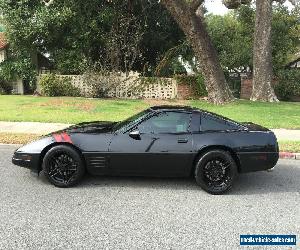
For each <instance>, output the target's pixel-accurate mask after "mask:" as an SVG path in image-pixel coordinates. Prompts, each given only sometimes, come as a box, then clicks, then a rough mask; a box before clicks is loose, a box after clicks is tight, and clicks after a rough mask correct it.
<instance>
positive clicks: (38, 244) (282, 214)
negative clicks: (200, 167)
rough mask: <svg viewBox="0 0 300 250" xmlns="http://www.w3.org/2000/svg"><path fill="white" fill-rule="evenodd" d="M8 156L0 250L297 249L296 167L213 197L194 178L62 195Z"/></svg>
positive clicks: (100, 182) (247, 178) (103, 182)
mask: <svg viewBox="0 0 300 250" xmlns="http://www.w3.org/2000/svg"><path fill="white" fill-rule="evenodd" d="M13 150H14V147H12V146H0V249H237V248H239V235H240V234H296V235H297V240H298V247H299V248H300V242H299V237H300V185H299V184H300V161H295V160H280V161H279V163H278V165H277V167H276V169H275V170H274V171H273V172H257V173H251V174H244V175H241V176H240V177H239V179H238V181H237V183H236V185H235V186H234V188H233V190H232V191H231V192H230V193H228V194H227V195H222V196H213V195H209V194H207V193H205V192H204V191H202V190H201V189H199V188H198V186H197V185H196V184H195V182H194V181H193V180H192V179H155V178H127V177H126V178H121V177H119V178H117V177H92V176H87V177H86V178H85V179H84V181H83V183H82V184H81V185H79V186H77V187H74V188H69V189H59V188H55V187H54V186H52V185H50V184H48V182H47V181H46V179H45V177H44V176H40V177H34V176H31V175H30V172H29V171H28V170H26V169H23V168H20V167H17V166H14V165H12V164H11V155H12V153H13ZM243 248H245V247H243ZM251 249H253V248H251ZM256 249H258V248H256ZM259 249H261V247H260V248H259ZM266 249H274V248H273V247H267V248H266ZM278 249H289V248H288V247H286V248H282V247H279V248H278Z"/></svg>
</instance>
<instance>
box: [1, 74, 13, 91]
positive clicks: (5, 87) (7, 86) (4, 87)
mask: <svg viewBox="0 0 300 250" xmlns="http://www.w3.org/2000/svg"><path fill="white" fill-rule="evenodd" d="M11 91H12V86H11V85H10V84H8V82H7V81H5V80H3V79H1V78H0V95H4V94H10V93H11Z"/></svg>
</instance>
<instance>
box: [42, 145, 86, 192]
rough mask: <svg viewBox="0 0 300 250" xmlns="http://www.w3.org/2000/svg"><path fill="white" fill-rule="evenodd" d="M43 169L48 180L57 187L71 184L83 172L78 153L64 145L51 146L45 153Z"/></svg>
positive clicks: (77, 180)
mask: <svg viewBox="0 0 300 250" xmlns="http://www.w3.org/2000/svg"><path fill="white" fill-rule="evenodd" d="M43 170H44V173H45V175H46V177H47V178H48V180H49V181H50V182H51V183H52V184H54V185H55V186H57V187H70V186H73V185H75V184H77V183H78V182H79V181H80V180H81V179H82V177H83V175H84V173H85V167H84V164H83V161H82V159H81V156H80V155H79V153H77V151H76V150H75V149H73V148H71V147H68V146H65V145H60V146H56V147H53V148H51V149H50V150H49V151H48V152H47V153H46V155H45V157H44V160H43Z"/></svg>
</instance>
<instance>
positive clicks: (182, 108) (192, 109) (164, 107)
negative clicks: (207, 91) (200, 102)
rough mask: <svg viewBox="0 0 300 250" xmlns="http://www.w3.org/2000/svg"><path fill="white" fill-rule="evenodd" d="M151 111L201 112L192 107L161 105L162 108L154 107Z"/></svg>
mask: <svg viewBox="0 0 300 250" xmlns="http://www.w3.org/2000/svg"><path fill="white" fill-rule="evenodd" d="M150 109H151V110H155V111H157V110H164V111H166V110H170V111H176V110H177V111H201V110H200V109H197V108H193V107H190V106H180V105H160V106H153V107H150Z"/></svg>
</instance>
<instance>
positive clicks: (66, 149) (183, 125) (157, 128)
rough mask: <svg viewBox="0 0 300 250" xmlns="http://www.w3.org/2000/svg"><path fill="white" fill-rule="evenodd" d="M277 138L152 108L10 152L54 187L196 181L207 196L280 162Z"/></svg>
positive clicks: (194, 112) (192, 112) (202, 115)
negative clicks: (128, 179)
mask: <svg viewBox="0 0 300 250" xmlns="http://www.w3.org/2000/svg"><path fill="white" fill-rule="evenodd" d="M278 155H279V154H278V144H277V140H276V137H275V135H274V133H273V132H272V131H270V130H268V129H267V128H264V127H261V126H259V125H256V124H253V123H238V122H235V121H233V120H230V119H227V118H225V117H222V116H219V115H216V114H213V113H210V112H207V111H204V110H199V109H196V108H192V107H185V106H184V107H181V106H157V107H152V108H149V109H147V110H144V111H142V112H140V113H138V114H136V115H134V116H132V117H130V118H128V119H127V120H124V121H121V122H101V121H97V122H87V123H80V124H78V125H75V126H71V127H69V128H66V129H64V130H62V131H58V132H55V133H52V134H50V135H47V136H45V137H43V138H41V139H39V140H37V141H35V142H32V143H30V144H27V145H25V146H23V147H21V148H19V149H18V150H16V151H15V153H14V155H13V159H12V162H13V163H14V164H16V165H19V166H22V167H26V168H30V169H31V170H32V171H34V172H36V173H39V172H40V171H41V170H44V173H45V175H46V177H47V178H48V179H49V181H50V182H51V183H53V184H54V185H55V186H58V187H69V186H72V185H74V184H76V183H78V182H79V181H80V180H81V179H82V177H83V176H84V174H85V172H86V171H87V172H89V173H91V174H96V175H127V176H170V177H171V176H173V177H175V176H177V177H178V176H191V175H192V176H194V177H195V179H196V182H197V183H198V184H199V185H200V186H201V187H202V188H203V189H204V190H206V191H207V192H209V193H213V194H220V193H223V192H225V191H227V190H228V189H230V188H231V186H232V184H233V182H234V180H235V179H236V177H237V174H238V173H244V172H252V171H259V170H267V169H270V168H273V167H274V166H275V164H276V163H277V160H278Z"/></svg>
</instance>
